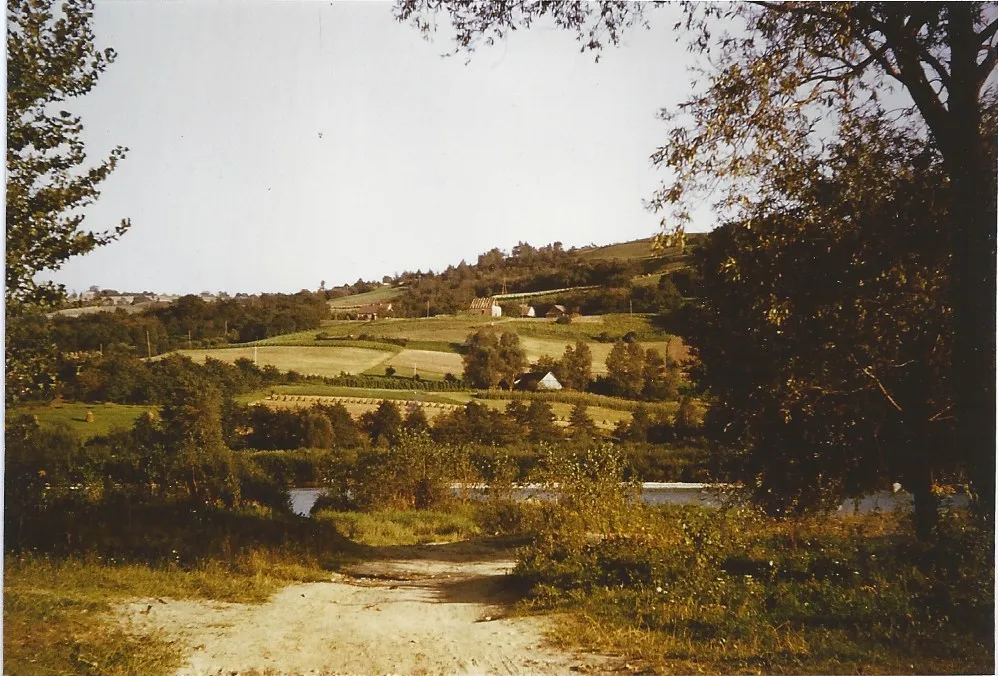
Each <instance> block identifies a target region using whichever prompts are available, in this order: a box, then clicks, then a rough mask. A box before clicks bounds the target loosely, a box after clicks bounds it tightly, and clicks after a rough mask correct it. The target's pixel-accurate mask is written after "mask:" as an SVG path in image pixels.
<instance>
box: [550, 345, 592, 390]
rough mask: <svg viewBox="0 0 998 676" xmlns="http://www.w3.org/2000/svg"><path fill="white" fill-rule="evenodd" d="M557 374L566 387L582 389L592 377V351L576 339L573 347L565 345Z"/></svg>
mask: <svg viewBox="0 0 998 676" xmlns="http://www.w3.org/2000/svg"><path fill="white" fill-rule="evenodd" d="M557 375H558V379H559V380H560V381H561V384H562V385H564V386H565V387H567V388H568V389H570V390H580V391H584V390H585V389H586V387H587V386H588V385H589V381H590V380H592V379H593V353H592V350H590V349H589V345H588V344H586V343H585V342H583V341H581V340H579V341H576V343H575V348H574V349H573V348H572V346H571V345H566V346H565V354H564V355H563V356H562V358H561V362H560V363H559V369H558V374H557Z"/></svg>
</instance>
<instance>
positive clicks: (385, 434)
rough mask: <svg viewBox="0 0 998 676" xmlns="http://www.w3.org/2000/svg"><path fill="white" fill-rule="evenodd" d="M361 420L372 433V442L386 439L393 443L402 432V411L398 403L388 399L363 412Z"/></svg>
mask: <svg viewBox="0 0 998 676" xmlns="http://www.w3.org/2000/svg"><path fill="white" fill-rule="evenodd" d="M360 421H361V424H362V425H363V427H364V429H365V430H366V431H367V433H368V435H370V437H371V443H372V444H377V443H378V442H379V441H381V440H384V442H385V443H387V444H388V445H393V444H394V443H395V442H396V441H398V439H399V435H400V434H401V433H402V425H403V420H402V413H401V411H399V407H398V404H396V403H395V402H394V401H390V400H388V399H385V400H383V401H382V402H381V403H380V404H378V408H376V409H375V410H373V411H368V412H367V413H365V414H363V415H362V416H361V417H360Z"/></svg>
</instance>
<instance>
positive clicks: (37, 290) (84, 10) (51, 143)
mask: <svg viewBox="0 0 998 676" xmlns="http://www.w3.org/2000/svg"><path fill="white" fill-rule="evenodd" d="M92 18H93V2H90V1H88V0H70V1H68V2H63V3H62V4H61V6H60V7H59V8H56V7H55V3H54V2H45V1H39V0H7V211H6V217H7V240H6V241H7V258H6V261H7V278H6V279H7V286H6V293H5V299H6V301H7V313H8V315H9V316H10V315H18V314H20V313H22V312H25V311H28V310H30V309H32V308H37V307H45V306H51V305H53V304H55V303H57V302H58V301H60V300H61V299H62V298H63V297H64V294H65V289H63V288H62V287H61V286H60V287H57V286H55V285H54V284H52V283H40V282H37V281H35V279H34V278H35V274H36V273H38V272H41V271H43V270H56V269H58V268H59V267H61V266H62V264H63V263H64V262H65V261H66V260H68V259H69V258H71V257H72V256H79V255H81V254H85V253H88V252H89V251H92V250H93V249H95V248H96V247H99V246H103V245H105V244H108V243H110V242H112V241H114V240H115V239H117V238H118V237H120V236H121V235H122V234H123V233H124V232H125V231H126V230H127V229H128V227H129V221H127V220H123V221H121V223H120V224H119V225H118V226H117V227H116V228H114V229H113V230H110V231H104V232H95V231H89V230H86V229H85V228H83V221H84V214H83V213H82V210H83V209H85V208H86V207H88V206H90V205H92V204H93V203H94V202H95V201H96V200H97V198H98V197H99V196H100V189H99V187H100V184H101V183H103V182H104V180H105V179H106V178H107V177H108V175H110V173H111V172H112V171H113V170H114V169H115V167H116V166H117V164H118V162H119V161H120V160H121V159H123V158H124V156H125V153H126V151H127V149H126V148H123V147H121V146H117V147H115V148H114V149H112V150H111V153H110V155H109V156H108V157H107V158H106V159H105V160H103V161H101V162H100V163H98V164H96V165H94V166H91V167H86V166H85V163H86V153H85V147H84V142H83V138H82V132H83V123H82V120H81V119H80V117H79V116H77V115H73V114H72V113H71V112H70V111H68V110H66V109H65V107H64V106H65V105H66V103H67V101H68V100H70V99H73V98H76V97H79V96H83V95H85V94H86V93H87V92H89V91H90V90H91V89H93V88H94V86H95V85H96V84H97V79H98V78H99V77H100V75H101V74H102V73H103V72H104V70H105V69H106V68H107V67H108V66H109V65H110V64H111V63H113V62H114V59H115V52H114V50H113V49H105V50H103V51H101V50H98V49H97V48H96V47H95V45H94V35H93V30H92V28H91V21H92Z"/></svg>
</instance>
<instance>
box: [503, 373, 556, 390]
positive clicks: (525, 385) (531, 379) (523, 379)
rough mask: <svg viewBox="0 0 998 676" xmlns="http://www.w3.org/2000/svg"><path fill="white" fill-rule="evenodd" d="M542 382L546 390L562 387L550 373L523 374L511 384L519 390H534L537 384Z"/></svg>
mask: <svg viewBox="0 0 998 676" xmlns="http://www.w3.org/2000/svg"><path fill="white" fill-rule="evenodd" d="M541 382H543V383H544V384H545V386H546V388H548V389H556V390H557V389H561V387H562V385H561V383H560V382H558V379H557V378H555V375H554V374H553V373H551V371H541V372H540V373H538V372H533V373H524V374H521V375H519V376H517V378H516V379H515V380H514V381H513V384H514V385H515V386H516V387H517V388H519V389H536V388H537V386H538V384H539V383H541Z"/></svg>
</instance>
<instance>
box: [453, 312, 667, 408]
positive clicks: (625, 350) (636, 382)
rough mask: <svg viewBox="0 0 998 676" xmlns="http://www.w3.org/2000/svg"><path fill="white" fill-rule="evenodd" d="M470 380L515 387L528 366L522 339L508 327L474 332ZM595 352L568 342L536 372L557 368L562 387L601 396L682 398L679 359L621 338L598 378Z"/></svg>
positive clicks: (467, 364)
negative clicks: (556, 356)
mask: <svg viewBox="0 0 998 676" xmlns="http://www.w3.org/2000/svg"><path fill="white" fill-rule="evenodd" d="M462 360H463V362H464V379H465V380H466V381H467V382H468V383H470V384H471V385H472V386H473V387H480V388H488V389H495V388H496V387H500V386H502V387H505V388H506V389H511V388H512V387H513V384H514V381H515V379H516V378H517V377H518V376H520V375H521V374H522V373H523V371H524V369H525V368H526V367H527V358H526V353H525V352H524V350H523V348H522V347H520V338H519V336H517V335H516V334H515V333H512V332H509V331H505V332H503V333H502V334H501V335H498V336H497V335H496V333H495V332H494V331H491V330H489V329H479V330H478V331H476V332H475V333H473V334H471V335H469V336H468V339H467V340H466V341H465V343H464V350H463V354H462ZM592 360H593V356H592V350H591V349H590V348H589V345H588V344H587V343H586V342H584V341H581V340H580V341H577V342H576V343H575V345H574V346H572V345H566V346H565V352H564V354H562V356H561V357H560V358H559V359H555V358H554V357H550V356H547V355H544V356H542V357H540V358H539V359H537V361H536V362H535V363H534V364H533V366H532V367H531V371H533V372H535V373H541V374H543V373H547V372H551V373H553V374H554V376H555V377H556V378H557V379H558V382H560V383H561V385H562V387H565V388H566V389H570V390H578V391H580V392H582V391H591V392H595V393H597V394H606V395H610V396H617V397H626V398H629V399H644V400H647V401H663V400H676V399H678V398H679V386H680V384H681V380H682V379H681V370H680V366H679V364H678V363H676V362H675V361H671V360H666V359H665V358H663V356H662V355H661V353H659V351H658V350H656V349H655V348H648V349H647V350H645V349H643V348H642V347H641V345H640V343H637V342H635V341H634V340H627V341H625V340H618V341H617V342H616V343H614V346H613V348H612V349H611V350H610V354H609V355H608V356H607V359H606V368H607V374H606V375H605V376H600V377H598V378H596V379H595V380H594V379H593V374H592Z"/></svg>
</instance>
